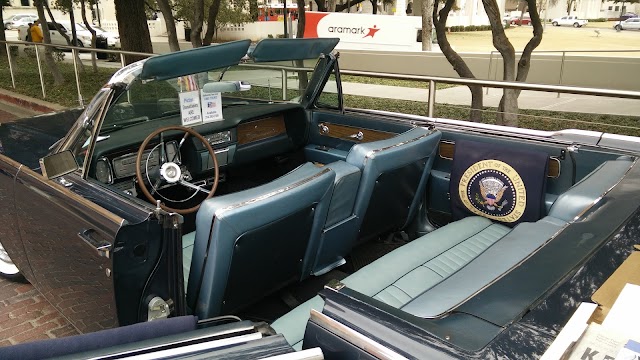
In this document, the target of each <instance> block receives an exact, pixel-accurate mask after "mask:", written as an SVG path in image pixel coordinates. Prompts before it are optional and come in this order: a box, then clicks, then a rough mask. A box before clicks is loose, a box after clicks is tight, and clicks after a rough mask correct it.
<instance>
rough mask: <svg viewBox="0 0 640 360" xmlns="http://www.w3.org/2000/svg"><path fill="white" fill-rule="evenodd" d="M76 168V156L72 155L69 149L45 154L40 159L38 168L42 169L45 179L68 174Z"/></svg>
mask: <svg viewBox="0 0 640 360" xmlns="http://www.w3.org/2000/svg"><path fill="white" fill-rule="evenodd" d="M78 168H79V166H78V163H77V162H76V157H75V156H73V153H72V152H71V150H65V151H63V152H59V153H56V154H51V155H47V156H45V157H43V158H42V159H40V170H42V176H44V177H45V178H46V179H47V180H50V179H55V178H57V177H60V176H63V175H66V174H69V173H71V172H74V171H76V170H78Z"/></svg>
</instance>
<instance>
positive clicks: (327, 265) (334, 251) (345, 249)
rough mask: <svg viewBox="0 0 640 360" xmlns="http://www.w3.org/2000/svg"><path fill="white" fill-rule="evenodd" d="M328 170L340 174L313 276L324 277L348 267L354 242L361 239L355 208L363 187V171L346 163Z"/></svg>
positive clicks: (328, 166) (338, 162)
mask: <svg viewBox="0 0 640 360" xmlns="http://www.w3.org/2000/svg"><path fill="white" fill-rule="evenodd" d="M325 166H326V167H327V168H329V169H331V170H333V171H334V172H335V173H336V178H335V183H334V187H333V193H332V194H331V202H330V205H329V212H328V213H327V219H326V221H325V224H324V227H323V229H322V235H321V237H320V245H319V246H318V253H317V254H316V256H315V260H314V265H313V269H312V274H313V275H322V274H324V273H326V272H328V271H330V270H331V269H333V268H336V267H338V266H340V265H342V264H344V263H345V262H346V261H345V259H344V256H345V255H346V254H348V253H349V252H350V251H351V247H352V246H353V239H355V238H356V237H357V236H358V226H359V221H358V218H357V217H356V215H355V214H354V205H355V202H356V195H357V193H358V186H359V185H360V176H361V172H360V169H358V168H357V167H355V166H353V165H349V164H347V163H346V162H344V161H342V160H339V161H335V162H332V163H330V164H327V165H325Z"/></svg>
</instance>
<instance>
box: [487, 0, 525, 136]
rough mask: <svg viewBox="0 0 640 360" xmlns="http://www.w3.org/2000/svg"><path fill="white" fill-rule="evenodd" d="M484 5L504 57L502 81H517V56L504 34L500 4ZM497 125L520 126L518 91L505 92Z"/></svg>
mask: <svg viewBox="0 0 640 360" xmlns="http://www.w3.org/2000/svg"><path fill="white" fill-rule="evenodd" d="M482 4H483V5H484V10H485V12H486V13H487V17H488V18H489V23H490V24H491V32H492V34H493V46H494V47H495V48H496V50H498V52H499V53H500V55H502V79H503V80H506V81H515V79H516V54H515V50H514V48H513V45H511V42H510V41H509V38H508V37H507V35H506V34H505V32H504V27H503V26H502V16H501V15H500V8H499V7H498V3H497V2H496V0H482ZM496 123H497V124H498V125H509V126H518V94H517V92H516V90H513V89H504V90H503V95H502V100H500V107H499V108H498V116H497V119H496Z"/></svg>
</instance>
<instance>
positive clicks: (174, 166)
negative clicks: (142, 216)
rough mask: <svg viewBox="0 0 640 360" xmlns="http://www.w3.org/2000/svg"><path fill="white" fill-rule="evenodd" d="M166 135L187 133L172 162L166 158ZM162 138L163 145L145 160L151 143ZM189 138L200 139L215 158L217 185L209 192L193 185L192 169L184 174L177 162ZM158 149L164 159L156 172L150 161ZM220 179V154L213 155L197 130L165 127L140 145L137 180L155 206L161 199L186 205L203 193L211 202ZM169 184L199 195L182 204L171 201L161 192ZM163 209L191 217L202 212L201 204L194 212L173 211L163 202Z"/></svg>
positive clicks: (137, 159)
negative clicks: (164, 134)
mask: <svg viewBox="0 0 640 360" xmlns="http://www.w3.org/2000/svg"><path fill="white" fill-rule="evenodd" d="M166 131H182V132H184V136H183V137H182V139H181V140H180V143H179V144H178V149H177V150H176V154H174V156H173V158H172V159H169V158H168V156H167V154H165V143H164V141H163V137H162V135H161V134H162V133H163V132H166ZM158 135H161V136H160V143H159V144H158V145H156V146H155V147H154V148H153V149H151V151H150V152H149V153H148V154H147V155H146V156H145V154H144V153H145V150H146V148H147V146H148V145H149V142H150V141H151V140H152V139H153V138H155V137H156V136H158ZM189 135H192V136H193V137H195V138H196V139H198V140H200V142H202V143H203V144H204V146H205V148H206V149H207V151H208V152H209V156H210V157H211V159H213V169H214V173H215V175H214V178H213V185H212V186H211V189H210V190H208V189H205V188H204V187H202V186H198V185H195V184H193V183H191V182H190V180H191V177H190V175H189V171H188V169H187V171H185V172H183V169H182V168H181V167H180V164H179V163H177V162H176V157H177V155H178V154H180V149H181V148H182V145H183V144H184V142H185V140H186V139H187V137H189ZM157 147H160V156H159V158H160V159H159V161H158V164H159V167H158V168H157V169H155V170H154V171H150V170H149V159H150V158H151V156H152V155H153V154H154V152H155V149H156V148H157ZM143 157H146V158H145V159H143ZM142 165H144V167H142ZM142 169H144V170H145V172H144V174H143V172H142ZM219 177H220V175H219V171H218V161H217V159H216V154H215V152H214V151H213V148H212V147H211V145H210V144H209V142H208V141H207V140H206V139H205V138H204V137H203V136H202V135H200V134H198V133H197V132H196V131H195V130H193V129H191V128H188V127H184V126H165V127H162V128H159V129H156V130H155V131H153V132H152V133H151V134H149V135H148V136H147V137H146V138H145V139H144V141H143V142H142V144H141V145H140V148H139V149H138V155H137V156H136V179H137V180H138V185H140V190H142V193H143V194H144V196H145V197H146V198H147V199H149V201H151V202H153V203H154V204H155V203H156V202H157V201H158V200H160V199H158V198H162V199H164V200H169V201H171V202H174V203H184V202H186V201H187V200H190V199H192V198H193V197H194V196H195V195H196V194H198V193H199V192H203V193H206V194H207V197H206V198H205V200H206V199H209V198H211V197H212V196H213V194H214V193H215V191H216V188H217V187H218V179H219ZM145 180H147V181H148V182H149V185H150V186H151V191H149V189H148V188H147V185H146V183H145ZM165 184H180V185H182V186H185V187H187V188H189V189H191V190H195V192H194V193H193V195H191V196H190V197H188V198H185V199H181V200H173V199H169V198H167V197H165V196H163V195H161V194H160V193H159V192H158V189H159V187H161V186H162V185H165ZM154 194H157V195H158V198H156V197H154ZM160 207H161V208H162V209H163V210H166V211H170V212H177V213H179V214H190V213H193V212H196V211H198V209H199V208H200V204H198V205H196V206H193V207H190V208H172V207H169V206H166V205H164V204H163V203H162V202H161V203H160Z"/></svg>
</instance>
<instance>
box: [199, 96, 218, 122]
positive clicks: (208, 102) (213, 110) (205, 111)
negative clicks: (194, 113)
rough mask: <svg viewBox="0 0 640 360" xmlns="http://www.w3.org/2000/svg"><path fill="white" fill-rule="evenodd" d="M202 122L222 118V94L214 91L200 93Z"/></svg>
mask: <svg viewBox="0 0 640 360" xmlns="http://www.w3.org/2000/svg"><path fill="white" fill-rule="evenodd" d="M200 100H201V104H202V122H203V123H208V122H213V121H221V120H222V96H221V95H220V93H219V92H216V93H208V94H205V93H204V92H202V93H201V99H200Z"/></svg>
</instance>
